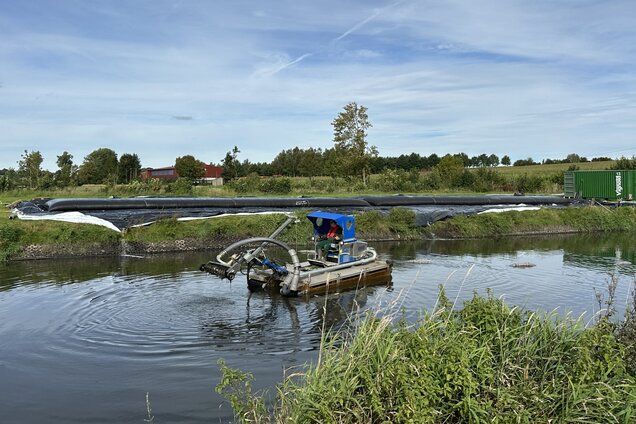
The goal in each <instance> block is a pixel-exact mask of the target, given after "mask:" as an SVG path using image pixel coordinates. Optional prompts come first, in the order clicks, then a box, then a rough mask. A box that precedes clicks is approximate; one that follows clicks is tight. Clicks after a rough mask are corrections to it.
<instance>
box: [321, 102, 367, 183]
mask: <svg viewBox="0 0 636 424" xmlns="http://www.w3.org/2000/svg"><path fill="white" fill-rule="evenodd" d="M331 125H332V126H333V141H334V144H335V146H334V147H335V152H336V156H335V159H336V160H337V166H336V169H337V170H338V173H339V174H340V175H344V176H353V175H361V176H362V182H363V183H364V185H366V184H367V171H368V169H369V162H370V160H371V158H373V157H375V156H377V155H378V150H377V148H376V147H375V146H369V145H368V143H367V130H368V129H369V128H371V127H372V125H371V123H370V122H369V116H368V115H367V108H366V107H364V106H362V105H361V106H358V104H357V103H356V102H351V103H349V104H348V105H346V106H345V107H344V110H343V111H342V112H340V113H339V114H338V116H337V117H336V119H334V120H333V122H332V123H331Z"/></svg>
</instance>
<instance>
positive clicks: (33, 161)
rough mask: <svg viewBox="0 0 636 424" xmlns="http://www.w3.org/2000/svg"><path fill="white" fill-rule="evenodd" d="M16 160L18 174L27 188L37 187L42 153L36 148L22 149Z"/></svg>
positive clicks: (40, 173) (40, 172)
mask: <svg viewBox="0 0 636 424" xmlns="http://www.w3.org/2000/svg"><path fill="white" fill-rule="evenodd" d="M21 158H22V159H20V160H19V161H18V175H19V176H20V177H21V178H22V179H23V181H24V182H25V184H27V185H28V186H29V188H32V189H33V188H37V187H38V183H39V180H40V176H41V175H42V168H41V165H42V161H43V159H42V154H41V153H40V152H39V151H38V150H34V151H31V152H28V151H26V150H25V151H24V153H23V154H22V156H21Z"/></svg>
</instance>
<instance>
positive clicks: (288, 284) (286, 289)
mask: <svg viewBox="0 0 636 424" xmlns="http://www.w3.org/2000/svg"><path fill="white" fill-rule="evenodd" d="M250 243H262V244H261V247H259V249H261V248H262V247H263V246H264V245H266V244H267V243H271V244H275V245H277V246H280V247H282V248H283V249H285V250H286V251H287V253H288V254H289V256H290V257H291V260H292V265H293V267H294V268H293V270H292V272H291V273H289V275H287V277H285V280H284V281H283V283H282V289H281V293H282V294H284V295H288V294H290V292H291V291H294V292H295V291H297V290H298V281H299V279H300V260H299V259H298V255H297V254H296V251H295V250H294V249H292V248H291V247H289V246H288V245H287V244H285V243H283V242H282V241H279V240H276V239H272V238H269V237H253V238H249V239H245V240H241V241H237V242H236V243H233V244H231V245H229V246H228V247H226V248H225V249H224V250H223V252H221V253H219V255H218V256H217V260H219V262H220V263H222V264H223V265H226V266H227V267H228V268H230V269H231V268H232V267H235V266H240V264H241V262H242V261H247V262H249V261H250V260H252V259H253V258H254V257H255V256H256V253H257V252H256V250H259V249H256V250H255V251H254V252H251V253H249V254H247V255H245V256H244V257H242V258H241V259H240V260H239V261H237V262H236V263H234V264H230V263H227V262H223V261H222V260H220V257H221V256H223V255H224V254H225V253H227V252H229V251H232V250H234V249H236V248H239V247H241V246H243V245H245V244H250Z"/></svg>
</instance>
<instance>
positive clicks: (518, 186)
mask: <svg viewBox="0 0 636 424" xmlns="http://www.w3.org/2000/svg"><path fill="white" fill-rule="evenodd" d="M513 184H514V188H515V190H516V191H519V192H522V193H535V192H537V191H541V189H542V188H543V179H542V178H541V177H540V176H538V175H528V174H521V175H518V176H517V178H515V179H514V182H513Z"/></svg>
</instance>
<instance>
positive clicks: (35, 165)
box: [0, 102, 636, 191]
mask: <svg viewBox="0 0 636 424" xmlns="http://www.w3.org/2000/svg"><path fill="white" fill-rule="evenodd" d="M331 126H332V127H333V146H332V147H330V148H326V149H324V150H323V149H322V148H314V147H309V148H306V149H303V148H299V147H293V148H290V149H285V150H282V151H281V152H279V153H278V154H277V155H276V157H275V158H274V159H273V160H272V161H271V162H256V163H254V162H250V161H249V160H248V159H244V160H242V161H241V160H240V159H239V155H240V150H239V148H238V146H234V147H233V149H231V150H230V151H228V152H227V153H226V155H225V157H224V158H223V159H222V161H221V165H222V166H223V177H224V179H225V180H226V181H228V182H229V181H232V180H236V179H238V178H241V177H246V176H249V175H257V176H285V177H309V178H310V179H312V178H313V177H317V176H331V177H334V178H356V179H358V180H361V181H362V185H363V186H364V187H366V186H367V182H368V177H369V175H370V174H380V173H383V172H385V171H387V170H393V171H405V172H412V171H422V170H435V169H437V170H440V169H441V170H445V169H455V170H457V169H459V168H461V169H465V168H480V169H481V168H485V169H487V168H494V167H497V166H499V165H503V166H510V165H511V164H512V166H527V165H536V164H539V163H538V162H535V161H534V160H533V159H532V158H530V157H529V158H526V159H519V160H517V161H515V162H514V163H511V159H510V157H509V156H508V155H504V156H502V157H501V158H500V157H499V156H497V155H496V154H494V153H491V154H487V153H482V154H480V155H476V156H468V155H467V154H466V153H463V152H461V153H456V154H446V155H444V156H442V157H440V156H438V155H437V154H436V153H433V154H431V155H429V156H426V155H424V156H423V155H420V154H419V153H416V152H413V153H410V154H402V155H400V156H380V155H379V154H378V149H377V148H376V147H375V146H373V145H370V144H369V143H368V141H367V135H368V130H369V129H370V128H371V127H372V124H371V122H370V121H369V116H368V111H367V108H366V107H364V106H362V105H358V104H357V103H356V102H351V103H349V104H347V105H346V106H344V108H343V110H342V111H341V112H340V113H339V114H338V115H337V116H336V118H335V119H334V120H333V121H332V123H331ZM73 159H74V158H73V155H72V154H70V153H68V152H66V151H64V152H63V153H62V154H61V155H59V156H57V161H56V164H57V166H58V169H57V170H56V171H54V172H51V171H48V170H45V169H42V162H43V158H42V154H41V153H40V152H39V151H31V152H29V151H27V150H25V151H24V153H23V154H22V155H21V157H20V160H19V161H18V167H17V169H14V168H9V169H3V170H0V191H6V190H11V189H15V188H29V189H49V188H55V187H57V188H62V187H68V186H76V185H84V184H129V183H131V182H133V181H137V180H139V179H140V178H141V170H142V167H141V161H140V158H139V156H138V155H137V154H136V153H124V154H122V155H121V156H119V157H118V155H117V153H116V152H115V151H113V150H112V149H109V148H99V149H96V150H94V151H93V152H91V153H89V154H88V155H86V157H84V159H83V162H82V163H81V164H79V165H78V164H76V163H75V162H74V161H73ZM622 159H623V161H622V162H621V165H622V166H623V167H624V168H627V169H634V168H636V159H626V158H622ZM591 160H592V161H597V160H611V159H610V158H606V157H599V158H593V159H591ZM587 161H588V159H587V158H586V157H583V156H580V155H578V154H576V153H571V154H569V155H567V157H566V158H565V159H545V160H543V161H542V163H544V164H551V163H578V162H587ZM174 164H175V167H176V168H177V173H178V175H179V176H180V177H182V178H184V179H185V180H186V182H189V183H193V182H195V181H197V180H198V179H200V178H201V177H203V175H204V173H205V169H204V165H205V164H204V163H203V162H202V161H201V160H199V159H197V158H195V157H194V156H192V155H185V156H181V157H177V158H176V159H175V162H174ZM443 174H444V172H442V173H441V175H440V176H441V177H447V176H446V175H443ZM453 177H455V175H454V176H453Z"/></svg>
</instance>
